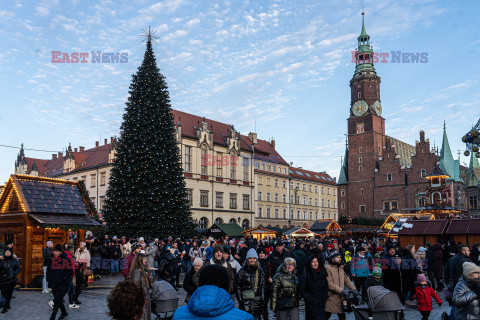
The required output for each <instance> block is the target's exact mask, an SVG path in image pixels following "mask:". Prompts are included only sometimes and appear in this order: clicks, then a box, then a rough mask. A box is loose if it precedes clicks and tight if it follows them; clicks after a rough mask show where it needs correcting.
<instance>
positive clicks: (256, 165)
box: [255, 161, 260, 169]
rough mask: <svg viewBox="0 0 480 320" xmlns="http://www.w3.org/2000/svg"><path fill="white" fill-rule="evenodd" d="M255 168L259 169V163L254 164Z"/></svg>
mask: <svg viewBox="0 0 480 320" xmlns="http://www.w3.org/2000/svg"><path fill="white" fill-rule="evenodd" d="M255 167H256V168H257V169H260V162H258V161H257V163H255Z"/></svg>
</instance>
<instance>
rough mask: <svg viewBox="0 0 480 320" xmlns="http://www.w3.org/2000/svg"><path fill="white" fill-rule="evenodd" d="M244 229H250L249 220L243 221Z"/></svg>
mask: <svg viewBox="0 0 480 320" xmlns="http://www.w3.org/2000/svg"><path fill="white" fill-rule="evenodd" d="M242 228H243V230H247V229H248V228H250V221H248V219H243V221H242Z"/></svg>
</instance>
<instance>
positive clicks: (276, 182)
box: [275, 179, 278, 187]
mask: <svg viewBox="0 0 480 320" xmlns="http://www.w3.org/2000/svg"><path fill="white" fill-rule="evenodd" d="M275 187H278V179H275Z"/></svg>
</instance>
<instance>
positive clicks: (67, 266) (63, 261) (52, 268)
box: [47, 252, 73, 288]
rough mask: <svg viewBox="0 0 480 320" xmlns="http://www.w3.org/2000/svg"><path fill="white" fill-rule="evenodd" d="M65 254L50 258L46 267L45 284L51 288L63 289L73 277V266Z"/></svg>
mask: <svg viewBox="0 0 480 320" xmlns="http://www.w3.org/2000/svg"><path fill="white" fill-rule="evenodd" d="M71 263H72V262H71V261H70V259H68V258H67V255H66V253H65V252H62V254H61V255H60V256H58V257H55V256H54V257H52V259H51V260H50V263H49V264H48V267H47V282H48V284H49V286H51V287H52V288H62V287H63V288H65V287H66V285H67V284H69V283H70V280H71V279H72V276H73V266H72V264H71Z"/></svg>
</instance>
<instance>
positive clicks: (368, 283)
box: [364, 274, 383, 293]
mask: <svg viewBox="0 0 480 320" xmlns="http://www.w3.org/2000/svg"><path fill="white" fill-rule="evenodd" d="M364 286H365V292H367V293H368V291H367V290H368V288H370V287H373V286H382V287H383V276H382V277H380V279H376V278H375V277H374V276H373V275H372V274H371V275H369V276H368V278H367V280H365V284H364Z"/></svg>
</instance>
